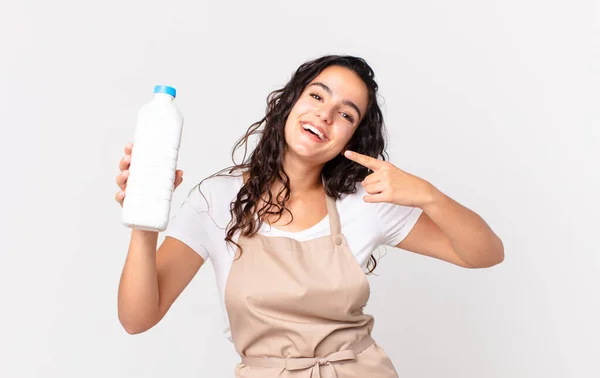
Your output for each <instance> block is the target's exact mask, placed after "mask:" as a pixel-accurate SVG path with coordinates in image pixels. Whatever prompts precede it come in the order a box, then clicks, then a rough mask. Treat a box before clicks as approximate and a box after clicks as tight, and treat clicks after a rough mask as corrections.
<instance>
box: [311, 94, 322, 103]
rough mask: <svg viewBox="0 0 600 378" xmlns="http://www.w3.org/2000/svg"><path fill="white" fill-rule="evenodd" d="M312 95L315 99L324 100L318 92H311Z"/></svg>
mask: <svg viewBox="0 0 600 378" xmlns="http://www.w3.org/2000/svg"><path fill="white" fill-rule="evenodd" d="M310 96H311V97H312V98H314V99H315V100H317V101H321V100H322V98H321V96H319V95H318V94H316V93H311V94H310Z"/></svg>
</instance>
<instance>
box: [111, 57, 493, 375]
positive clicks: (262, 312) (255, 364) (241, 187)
mask: <svg viewBox="0 0 600 378" xmlns="http://www.w3.org/2000/svg"><path fill="white" fill-rule="evenodd" d="M377 91H378V85H377V83H376V82H375V79H374V73H373V70H372V69H371V67H369V65H368V64H367V63H366V62H365V60H363V59H361V58H357V57H352V56H324V57H321V58H319V59H315V60H313V61H309V62H307V63H304V64H302V65H301V66H300V67H299V68H298V69H297V70H296V72H295V73H294V74H293V75H292V77H291V79H290V81H289V82H288V83H287V85H286V86H285V87H284V88H281V89H278V90H276V91H274V92H272V93H271V94H270V95H269V97H268V107H267V112H266V114H265V116H264V118H262V119H261V120H259V121H258V122H256V123H254V124H252V125H251V126H250V128H249V129H248V130H247V132H246V134H245V135H244V136H243V137H242V138H241V139H240V140H239V141H238V142H237V143H236V144H235V146H234V151H233V153H232V158H233V156H234V155H235V151H236V150H237V149H238V148H242V147H244V148H247V147H248V146H247V143H248V138H249V137H250V136H252V135H258V136H259V140H258V143H257V145H256V147H255V148H254V150H253V151H252V152H251V154H250V156H248V157H247V156H246V154H244V157H243V161H242V162H241V163H240V164H236V163H235V160H234V165H233V166H232V167H228V168H225V169H223V170H222V171H219V172H217V173H215V174H214V175H212V176H210V177H207V178H206V179H204V180H202V182H200V184H199V185H198V186H197V187H195V188H194V189H193V190H192V191H191V192H190V195H189V197H188V199H187V200H186V202H185V203H184V204H183V206H182V207H181V209H179V210H178V212H177V214H176V215H175V217H174V218H172V219H171V221H170V223H169V226H168V228H167V230H166V231H165V234H166V238H165V241H164V242H163V244H162V245H161V246H160V248H159V249H158V251H156V240H157V239H156V235H155V234H152V233H149V232H144V231H140V230H134V231H133V232H132V239H131V244H130V250H129V255H128V258H127V261H126V263H125V267H124V268H123V275H122V278H121V283H120V286H119V317H120V319H121V322H122V323H123V325H124V327H125V328H126V329H127V330H128V331H129V332H131V333H137V332H142V331H144V330H146V329H148V328H150V327H152V326H153V325H154V324H156V323H157V322H158V321H160V319H161V318H162V317H163V316H164V315H165V313H166V312H167V310H168V309H169V307H170V306H171V304H172V303H173V302H174V301H175V299H176V298H177V297H178V296H179V294H180V293H181V292H182V291H183V289H184V288H185V287H186V286H187V285H188V283H189V282H190V280H191V279H192V277H193V276H194V275H195V274H196V272H197V271H198V270H199V269H200V267H201V266H202V265H203V264H204V262H205V261H206V260H207V259H209V258H210V259H212V263H213V264H212V265H213V268H214V269H215V275H216V281H217V287H218V291H219V294H220V298H221V304H222V309H223V311H224V315H225V316H224V319H225V325H224V329H225V335H226V336H227V337H228V338H229V339H230V340H231V341H232V342H233V343H234V345H235V349H236V351H237V352H238V353H239V355H240V357H241V362H240V363H239V364H237V366H236V367H235V371H236V377H250V378H258V377H260V378H265V377H285V378H291V377H294V378H303V377H305V378H309V377H314V376H320V375H327V374H329V375H327V376H331V377H334V376H335V377H338V378H358V377H361V378H362V377H370V378H390V377H397V376H398V375H397V373H396V371H395V369H394V366H393V364H392V362H391V361H390V359H389V357H388V355H387V354H386V353H385V351H384V350H383V348H381V346H379V345H378V344H377V343H376V342H375V340H373V338H372V337H371V333H372V330H373V326H374V319H373V316H371V315H369V314H366V313H364V312H363V309H364V307H365V306H366V304H367V301H368V299H369V295H370V287H369V282H368V280H367V279H366V274H369V273H371V272H372V271H373V270H374V269H375V268H376V266H377V261H376V260H375V258H374V257H373V255H372V252H373V251H374V250H375V249H376V248H377V247H378V246H380V245H388V246H398V247H402V248H406V249H407V250H410V251H413V252H415V253H420V254H423V255H427V256H431V257H435V258H439V259H443V260H446V261H449V262H451V263H453V264H456V265H460V266H464V267H483V266H491V265H493V264H495V263H498V262H499V261H501V258H502V249H501V243H498V241H499V239H498V238H497V237H495V235H494V234H493V232H492V231H491V230H489V228H487V226H486V225H485V223H484V222H483V221H482V220H480V218H478V217H477V216H476V214H474V213H472V212H470V211H469V210H467V209H465V208H464V207H462V206H460V205H459V204H457V203H456V202H454V201H452V200H451V199H449V198H448V197H447V196H444V195H443V194H442V193H441V192H439V191H438V190H437V189H436V188H435V187H434V186H433V185H431V184H430V183H429V182H427V181H425V180H423V179H421V178H419V177H417V176H414V175H411V174H409V173H407V172H404V171H402V170H400V169H399V168H397V167H396V166H394V165H392V164H391V163H389V162H388V161H387V156H386V155H387V154H386V152H385V145H386V141H385V139H384V135H385V128H384V123H383V117H382V113H381V110H380V108H379V105H378V104H377V100H376V99H377ZM261 127H262V128H261ZM130 151H131V149H130V147H128V148H127V149H126V154H128V153H130ZM245 151H246V150H245ZM128 161H130V157H126V158H125V159H124V160H122V162H121V169H122V170H124V171H126V169H127V162H128ZM225 171H228V172H225ZM125 177H126V175H124V176H119V177H118V178H117V181H118V183H119V185H120V186H121V188H122V190H124V189H125V182H126V178H125ZM181 180H182V176H181V175H180V174H179V175H178V176H177V178H176V181H175V185H176V186H177V185H179V183H181ZM196 189H198V190H196ZM119 198H122V196H120V197H119ZM457 224H458V226H457ZM413 228H414V230H415V231H416V232H412V231H411V230H413ZM459 228H460V231H457V230H458V229H459ZM465 230H466V231H465ZM155 251H156V260H154V252H155ZM140 277H142V278H141V279H140ZM140 314H142V315H140Z"/></svg>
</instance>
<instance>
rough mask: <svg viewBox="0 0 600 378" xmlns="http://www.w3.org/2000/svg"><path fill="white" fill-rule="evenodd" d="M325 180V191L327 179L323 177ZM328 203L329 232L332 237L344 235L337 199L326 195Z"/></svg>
mask: <svg viewBox="0 0 600 378" xmlns="http://www.w3.org/2000/svg"><path fill="white" fill-rule="evenodd" d="M322 180H323V189H324V187H325V178H324V177H322ZM325 197H326V202H327V213H328V214H329V230H330V233H331V235H332V236H333V235H339V234H341V233H342V226H341V224H340V214H339V213H338V211H337V206H336V205H335V198H333V197H330V196H328V195H327V192H326V193H325Z"/></svg>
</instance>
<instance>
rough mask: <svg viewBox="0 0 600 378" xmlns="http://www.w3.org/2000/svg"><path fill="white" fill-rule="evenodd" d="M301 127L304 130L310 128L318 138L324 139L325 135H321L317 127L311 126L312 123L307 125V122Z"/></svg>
mask: <svg viewBox="0 0 600 378" xmlns="http://www.w3.org/2000/svg"><path fill="white" fill-rule="evenodd" d="M302 127H303V128H304V130H310V131H312V132H313V133H315V134H317V135H318V136H319V139H321V140H323V139H325V136H324V135H323V133H322V132H320V131H319V129H317V128H316V127H313V126H312V125H307V124H304V123H303V124H302Z"/></svg>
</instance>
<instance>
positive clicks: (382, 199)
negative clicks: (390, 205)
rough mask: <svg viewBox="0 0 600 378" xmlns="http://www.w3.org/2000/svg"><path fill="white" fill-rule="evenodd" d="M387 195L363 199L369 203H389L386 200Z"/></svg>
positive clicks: (370, 196)
mask: <svg viewBox="0 0 600 378" xmlns="http://www.w3.org/2000/svg"><path fill="white" fill-rule="evenodd" d="M386 197H387V196H386V194H385V193H379V194H370V195H368V196H364V197H363V201H365V202H369V203H375V202H388V201H387V199H386Z"/></svg>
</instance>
